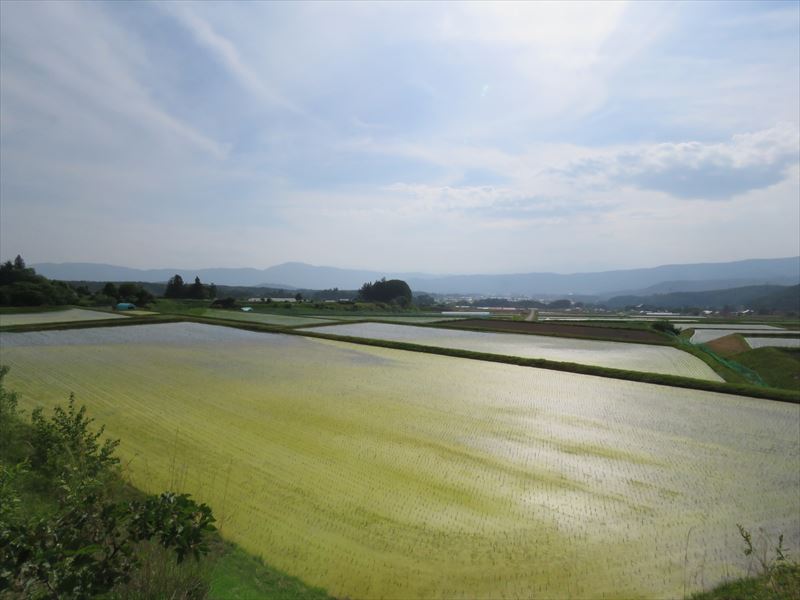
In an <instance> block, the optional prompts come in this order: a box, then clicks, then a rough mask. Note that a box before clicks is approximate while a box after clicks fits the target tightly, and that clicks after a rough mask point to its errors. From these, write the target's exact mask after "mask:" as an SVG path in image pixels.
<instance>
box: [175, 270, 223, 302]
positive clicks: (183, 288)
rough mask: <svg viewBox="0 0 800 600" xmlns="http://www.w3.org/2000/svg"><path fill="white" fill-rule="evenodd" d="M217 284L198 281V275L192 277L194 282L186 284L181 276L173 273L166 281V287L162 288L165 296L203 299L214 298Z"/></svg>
mask: <svg viewBox="0 0 800 600" xmlns="http://www.w3.org/2000/svg"><path fill="white" fill-rule="evenodd" d="M216 296H217V286H216V285H214V284H213V283H212V284H209V285H206V284H204V283H203V282H202V281H200V278H199V277H195V278H194V283H193V284H191V285H186V283H184V281H183V277H181V276H180V275H178V274H175V275H174V276H173V277H170V280H169V281H168V282H167V288H166V289H165V290H164V297H165V298H193V299H195V300H205V299H206V298H216Z"/></svg>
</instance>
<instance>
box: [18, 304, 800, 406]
mask: <svg viewBox="0 0 800 600" xmlns="http://www.w3.org/2000/svg"><path fill="white" fill-rule="evenodd" d="M180 322H186V323H201V324H205V325H218V326H220V327H232V328H234V329H242V330H245V331H253V332H262V333H282V334H285V335H296V336H302V337H309V338H317V339H323V340H331V341H336V342H348V343H352V344H360V345H363V346H374V347H378V348H389V349H394V350H406V351H409V352H422V353H425V354H437V355H440V356H450V357H453V358H466V359H472V360H482V361H485V362H494V363H502V364H509V365H515V366H520V367H534V368H538V369H547V370H551V371H561V372H566V373H578V374H582V375H595V376H597V377H606V378H610V379H621V380H625V381H636V382H639V383H650V384H654V385H665V386H669V387H679V388H685V389H694V390H700V391H706V392H719V393H722V394H732V395H736V396H747V397H751V398H762V399H766V400H777V401H779V402H788V403H792V404H800V392H795V391H792V390H784V389H779V388H771V387H757V386H753V385H747V384H741V383H729V382H717V381H707V380H704V379H694V378H691V377H681V376H678V375H664V374H660V373H649V372H646V371H628V370H625V369H614V368H611V367H599V366H594V365H584V364H580V363H572V362H561V361H555V360H549V359H545V358H523V357H519V356H509V355H506V354H490V353H486V352H475V351H471V350H460V349H456V348H444V347H436V346H424V345H422V344H412V343H408V342H394V341H389V340H376V339H369V338H360V337H354V336H343V335H335V334H328V333H319V332H315V331H309V330H308V329H307V328H305V329H298V328H289V327H282V326H278V325H268V324H266V323H254V322H247V321H234V320H226V319H214V318H207V317H198V316H190V315H170V316H164V317H158V316H155V317H154V316H146V317H129V318H128V319H112V320H109V321H75V322H70V323H50V324H46V323H43V324H39V325H36V326H35V327H34V326H30V325H17V326H10V327H5V328H3V329H2V331H3V332H20V333H22V332H28V331H53V330H67V329H90V328H97V327H123V326H134V325H148V324H152V325H157V324H163V323H180Z"/></svg>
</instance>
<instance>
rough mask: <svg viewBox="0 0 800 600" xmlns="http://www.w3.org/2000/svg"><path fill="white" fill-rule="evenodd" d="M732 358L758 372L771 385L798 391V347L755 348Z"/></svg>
mask: <svg viewBox="0 0 800 600" xmlns="http://www.w3.org/2000/svg"><path fill="white" fill-rule="evenodd" d="M734 360H735V361H736V362H738V363H739V364H742V365H744V366H745V367H747V368H748V369H752V370H753V371H755V372H756V373H758V374H759V375H760V376H761V377H762V378H763V379H764V381H766V382H767V384H769V385H771V386H772V387H780V388H786V389H789V390H795V391H800V349H798V348H770V347H767V348H756V349H754V350H748V351H746V352H742V353H740V354H737V355H735V357H734Z"/></svg>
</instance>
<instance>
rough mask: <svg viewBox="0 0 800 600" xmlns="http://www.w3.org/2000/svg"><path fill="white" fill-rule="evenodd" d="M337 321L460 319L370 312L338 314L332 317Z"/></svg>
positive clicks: (394, 321)
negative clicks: (357, 314) (358, 314)
mask: <svg viewBox="0 0 800 600" xmlns="http://www.w3.org/2000/svg"><path fill="white" fill-rule="evenodd" d="M330 318H331V319H334V320H336V321H366V320H369V321H381V322H385V323H406V324H409V325H414V324H420V323H438V322H441V321H458V320H459V319H458V317H437V316H435V315H434V316H428V317H417V316H403V315H396V316H395V315H385V316H384V315H376V316H373V315H370V314H363V315H360V316H349V315H348V316H336V317H330Z"/></svg>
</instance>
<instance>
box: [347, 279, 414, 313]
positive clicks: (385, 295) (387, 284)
mask: <svg viewBox="0 0 800 600" xmlns="http://www.w3.org/2000/svg"><path fill="white" fill-rule="evenodd" d="M358 296H359V298H360V299H361V300H363V301H365V302H390V303H392V304H398V305H400V306H403V307H406V306H409V305H410V304H411V288H410V287H408V284H407V283H406V282H405V281H403V280H402V279H389V280H387V279H386V278H385V277H384V278H383V279H381V280H380V281H376V282H374V283H370V282H367V283H365V284H364V285H362V286H361V289H360V290H359V292H358Z"/></svg>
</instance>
